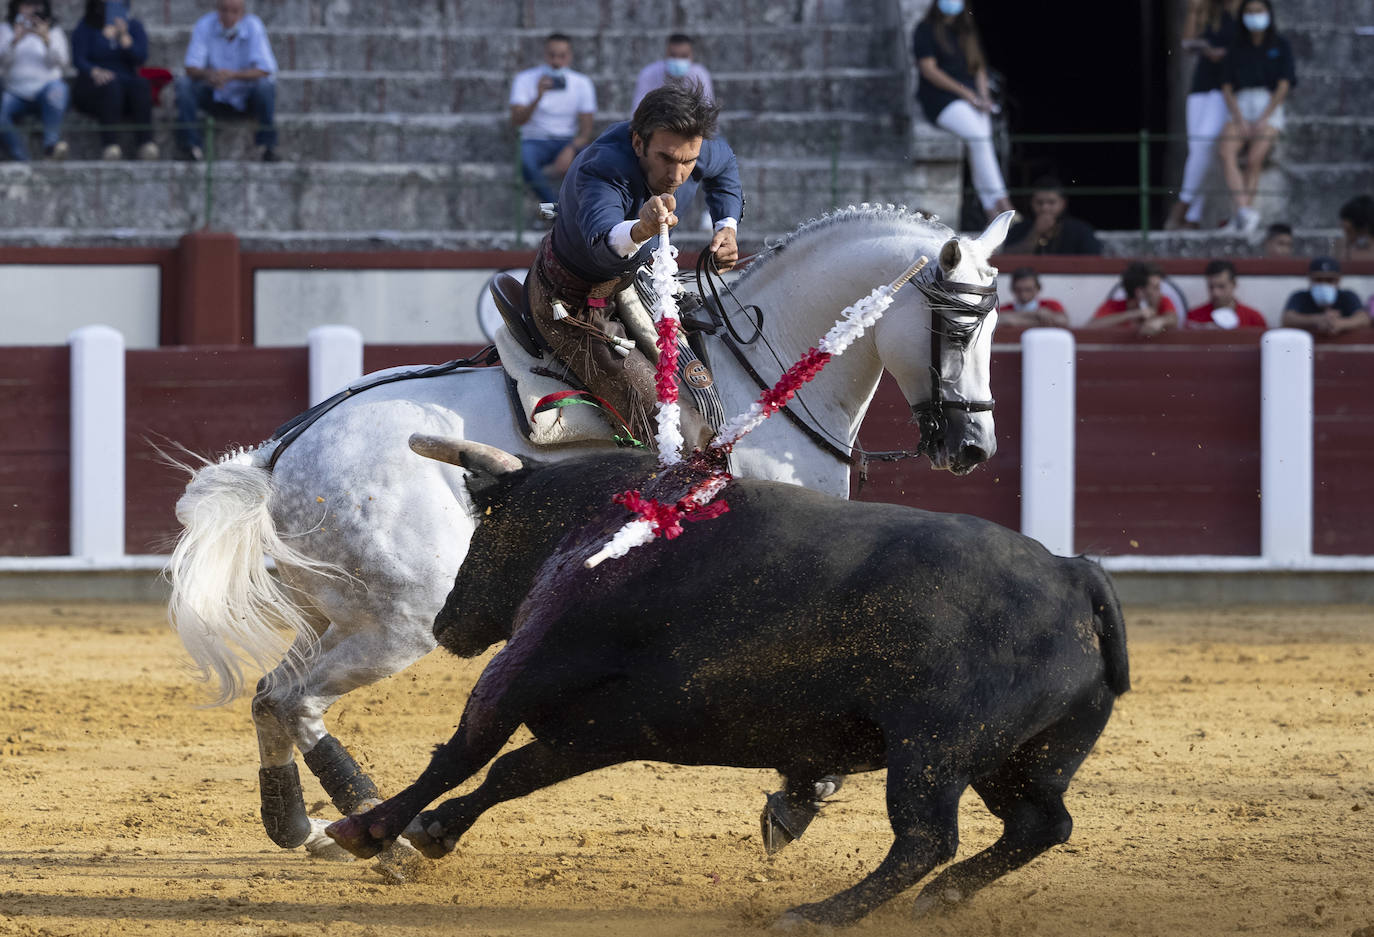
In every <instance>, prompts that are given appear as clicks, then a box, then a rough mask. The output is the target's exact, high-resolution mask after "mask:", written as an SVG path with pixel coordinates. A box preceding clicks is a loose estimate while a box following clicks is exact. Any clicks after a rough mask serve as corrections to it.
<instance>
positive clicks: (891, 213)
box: [736, 202, 954, 285]
mask: <svg viewBox="0 0 1374 937" xmlns="http://www.w3.org/2000/svg"><path fill="white" fill-rule="evenodd" d="M855 221H868V222H874V223H880V224H889V225H891V226H892V227H893V228H894V229H895V228H899V227H916V228H920V229H922V231H921V233H924V234H930V235H933V236H938V237H939V238H940V239H941V240H942V241H943V240H945V239H947V238H950V237H953V236H954V232H953V231H952V230H951V229H950V228H949V227H948V226H947V225H944V224H941V223H940V221H939V220H938V218H937V217H936V216H934V215H926V214H922V213H921V212H918V211H910V210H908V209H907V207H906V206H905V205H892V204H888V205H879V204H869V203H868V202H864V203H863V204H862V205H850V206H849V207H848V208H837V209H835V210H834V211H828V212H826V213H825V214H823V215H821V216H820V217H819V218H812V219H810V220H808V221H805V222H803V223H802V224H801V225H800V226H799V227H798V228H797V229H796V230H795V231H793V232H792V233H791V234H787V235H785V236H784V237H783V238H782V239H781V240H779V241H776V242H774V243H771V244H769V245H768V247H767V249H766V250H765V251H763V252H762V253H761V254H760V255H759V257H758V259H756V260H754V261H753V262H751V263H750V264H749V265H748V266H746V267H745V268H744V270H743V272H742V273H741V274H740V277H739V280H738V281H736V285H739V284H742V283H744V282H746V281H747V280H748V279H749V278H750V277H751V276H753V275H754V274H755V273H757V272H758V271H759V270H761V269H763V268H764V267H767V266H768V263H769V261H771V260H772V259H774V258H775V257H777V256H778V255H779V254H781V253H782V252H783V251H785V250H786V249H787V248H788V246H789V245H791V244H792V243H793V242H795V241H799V240H803V239H807V238H810V237H811V236H812V235H813V234H817V233H820V232H823V231H828V230H829V229H830V228H833V227H835V226H837V225H841V224H849V223H851V222H855Z"/></svg>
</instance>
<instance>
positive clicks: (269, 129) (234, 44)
mask: <svg viewBox="0 0 1374 937" xmlns="http://www.w3.org/2000/svg"><path fill="white" fill-rule="evenodd" d="M173 87H174V90H175V92H176V100H177V131H176V138H177V148H178V150H179V154H178V155H179V156H180V157H181V158H182V159H189V160H192V161H193V162H200V161H201V160H203V159H204V158H205V150H204V149H203V147H204V145H205V144H204V141H203V139H202V137H201V131H200V127H199V126H198V124H199V121H200V112H201V111H205V112H206V113H207V114H210V115H212V116H214V117H227V118H242V117H252V118H255V119H256V120H257V122H258V130H257V134H256V135H255V137H254V142H256V143H257V145H258V146H259V147H260V148H261V150H262V161H263V162H264V163H275V162H276V161H277V128H276V110H277V59H276V57H275V56H274V55H273V54H272V44H271V43H270V42H269V41H268V39H267V28H266V27H265V26H263V25H262V20H260V19H258V18H257V17H256V16H253V15H252V14H248V13H245V8H244V0H217V2H216V3H215V12H213V13H206V14H205V15H204V16H202V17H201V18H200V19H198V20H196V25H195V27H194V28H193V29H192V30H191V42H190V44H189V45H188V46H187V47H186V74H185V75H183V76H182V77H180V78H178V79H177V80H176V83H175V85H174V86H173Z"/></svg>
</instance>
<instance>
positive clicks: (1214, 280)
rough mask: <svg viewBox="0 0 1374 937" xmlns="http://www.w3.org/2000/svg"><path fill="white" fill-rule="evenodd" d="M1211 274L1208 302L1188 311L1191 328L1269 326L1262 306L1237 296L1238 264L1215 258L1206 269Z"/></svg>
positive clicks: (1208, 280) (1262, 327)
mask: <svg viewBox="0 0 1374 937" xmlns="http://www.w3.org/2000/svg"><path fill="white" fill-rule="evenodd" d="M1203 273H1204V275H1205V276H1206V277H1207V302H1206V303H1204V304H1203V305H1201V306H1198V307H1197V308H1196V309H1189V310H1188V317H1187V318H1186V319H1185V320H1184V326H1185V327H1187V328H1190V329H1265V328H1268V327H1269V323H1268V322H1265V321H1264V316H1263V315H1261V314H1260V312H1259V310H1258V309H1252V308H1251V307H1249V306H1247V305H1245V304H1244V303H1242V302H1240V301H1238V300H1237V299H1236V265H1235V264H1233V263H1231V261H1229V260H1214V261H1212V262H1211V263H1209V264H1208V265H1207V269H1206V270H1204V271H1203Z"/></svg>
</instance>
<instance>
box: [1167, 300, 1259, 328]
mask: <svg viewBox="0 0 1374 937" xmlns="http://www.w3.org/2000/svg"><path fill="white" fill-rule="evenodd" d="M1235 310H1236V318H1237V319H1239V320H1240V321H1238V322H1237V323H1236V324H1235V326H1234V327H1235V328H1238V329H1267V328H1269V323H1268V322H1265V321H1264V316H1262V315H1260V313H1259V312H1258V310H1255V309H1251V308H1250V307H1249V306H1247V305H1245V304H1244V303H1236V305H1235ZM1212 324H1213V323H1212V304H1211V303H1207V304H1206V305H1205V306H1198V307H1197V308H1196V309H1189V310H1188V319H1187V321H1186V322H1185V323H1184V325H1186V326H1187V327H1188V328H1190V329H1198V328H1206V327H1208V326H1210V325H1212Z"/></svg>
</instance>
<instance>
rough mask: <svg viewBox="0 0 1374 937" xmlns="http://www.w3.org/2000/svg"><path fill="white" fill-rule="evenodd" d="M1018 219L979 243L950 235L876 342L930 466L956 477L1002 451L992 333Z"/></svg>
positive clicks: (998, 225)
mask: <svg viewBox="0 0 1374 937" xmlns="http://www.w3.org/2000/svg"><path fill="white" fill-rule="evenodd" d="M1011 219H1012V213H1011V212H1004V213H1002V214H1001V215H999V216H998V217H997V218H996V220H994V221H993V222H992V224H990V225H989V226H988V229H987V230H986V231H984V232H983V233H982V234H981V235H979V236H978V237H976V238H962V237H952V238H950V239H949V240H947V241H946V242H945V243H944V244H943V245H942V246H941V247H940V252H939V255H938V257H937V265H938V269H937V272H936V273H935V275H934V276H930V275H929V274H922V275H921V276H920V277H919V278H918V280H917V282H916V283H915V284H914V286H915V289H912V290H904V291H902V292H901V293H899V294H898V295H897V297H896V303H895V305H896V306H901V307H904V308H903V309H896V308H894V309H893V310H892V311H890V312H889V313H888V314H887V315H885V316H883V318H882V319H880V320H879V321H878V324H877V327H876V330H875V332H874V337H875V340H876V343H877V347H878V353H879V356H880V357H881V358H882V361H883V366H884V367H885V368H886V369H887V370H888V371H890V372H891V373H892V375H893V377H895V378H896V380H897V383H898V385H899V386H900V387H901V389H902V393H903V394H904V395H905V396H906V399H907V402H908V403H909V404H911V409H912V412H913V413H914V414H915V416H916V422H917V423H918V424H919V425H920V429H921V442H920V446H919V451H921V452H924V453H925V454H926V455H928V456H929V457H930V463H931V465H932V467H934V468H937V469H949V470H950V471H952V472H954V473H955V474H956V475H964V474H967V473H968V472H970V471H972V470H973V469H974V467H975V466H977V465H978V464H979V463H980V462H986V461H987V460H988V459H990V458H992V455H993V453H995V452H996V451H997V434H996V431H995V428H994V425H993V419H992V405H993V399H992V387H991V384H990V379H991V374H992V368H991V363H992V333H993V330H994V329H995V328H996V326H997V285H996V284H997V268H995V267H993V266H992V265H991V263H990V262H989V257H991V256H992V253H993V252H994V251H995V250H997V248H998V247H1000V246H1001V245H1002V241H1003V240H1004V239H1005V238H1006V236H1007V228H1008V227H1009V226H1010V225H1011Z"/></svg>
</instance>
